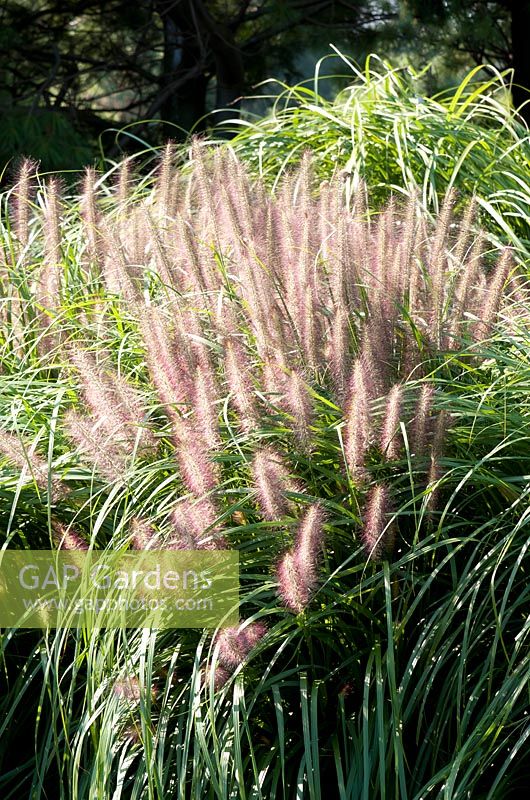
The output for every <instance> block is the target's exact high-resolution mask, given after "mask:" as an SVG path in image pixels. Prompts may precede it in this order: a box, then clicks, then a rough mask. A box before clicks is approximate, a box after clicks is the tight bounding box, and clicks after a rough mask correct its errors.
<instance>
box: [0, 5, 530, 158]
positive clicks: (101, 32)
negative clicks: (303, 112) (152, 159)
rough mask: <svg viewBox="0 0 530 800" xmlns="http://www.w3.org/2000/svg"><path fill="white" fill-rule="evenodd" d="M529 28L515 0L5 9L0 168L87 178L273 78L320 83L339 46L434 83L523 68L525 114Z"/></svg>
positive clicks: (207, 119) (0, 38) (205, 121)
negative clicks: (106, 162) (29, 163)
mask: <svg viewBox="0 0 530 800" xmlns="http://www.w3.org/2000/svg"><path fill="white" fill-rule="evenodd" d="M529 20H530V3H528V2H517V1H516V0H500V1H499V2H485V0H476V2H469V1H468V0H429V2H424V1H423V0H350V1H349V2H348V1H347V0H138V1H137V2H134V3H131V2H128V0H107V1H106V2H102V1H101V0H2V2H1V3H0V25H1V28H0V64H1V67H0V112H1V117H2V121H1V123H0V165H1V167H2V168H3V167H4V165H5V164H6V162H8V161H9V160H10V159H12V158H13V157H15V158H16V157H17V156H19V155H32V156H33V157H35V158H37V159H40V160H41V162H42V168H43V169H63V170H64V169H76V168H78V167H79V166H81V165H82V164H84V163H87V162H91V161H93V160H94V158H96V157H97V155H98V154H102V153H104V154H105V155H106V156H109V155H110V156H111V157H112V156H114V157H115V156H117V155H119V154H120V152H121V151H122V150H123V149H129V150H130V149H131V148H137V147H140V146H143V145H142V143H144V142H145V143H147V144H149V145H156V144H159V143H160V142H162V141H164V140H165V139H167V138H168V137H171V138H174V139H182V138H183V137H184V136H185V134H186V132H188V131H189V130H191V129H193V130H195V131H200V130H204V129H206V128H208V127H211V126H212V124H214V123H219V122H223V120H226V119H227V118H233V117H236V116H237V115H238V114H242V113H243V114H245V113H248V112H249V110H251V109H252V107H253V106H252V103H251V102H250V101H248V100H247V101H242V100H241V98H242V97H243V96H248V95H249V94H255V93H256V91H257V92H258V93H259V91H260V90H259V89H258V90H255V89H254V88H253V87H255V85H256V84H257V83H259V81H262V80H264V79H265V78H268V77H271V76H274V77H277V78H279V79H282V80H285V81H286V82H291V83H292V82H294V81H297V80H301V79H303V78H307V77H309V75H310V74H312V70H313V66H314V62H315V60H316V59H317V58H318V57H320V56H322V55H325V54H327V53H329V42H330V41H333V42H334V43H335V44H337V45H338V46H339V47H341V48H344V49H345V51H346V52H348V54H350V55H351V56H352V57H354V58H355V59H357V60H358V61H362V60H363V58H364V56H365V55H366V54H367V53H368V52H370V51H377V52H379V53H380V54H382V55H383V56H388V57H390V58H392V59H395V60H397V61H398V63H412V64H413V65H416V66H424V64H425V63H426V62H429V61H430V62H431V63H432V66H431V69H430V71H429V73H428V75H427V81H428V84H429V87H428V88H439V87H440V86H443V85H446V84H447V83H451V82H453V83H454V82H455V81H456V80H458V76H459V75H460V74H461V73H462V71H463V70H465V69H468V68H469V67H470V66H472V65H473V64H474V63H482V62H488V63H490V64H492V65H494V66H495V67H498V68H501V69H503V68H507V67H513V68H514V70H515V83H516V84H517V86H515V87H514V91H513V100H514V103H515V105H520V104H521V103H522V102H524V100H525V98H526V94H525V88H524V87H528V86H530V60H529V59H530V50H529V49H528V48H527V47H526V43H525V41H524V35H525V33H524V32H525V31H527V30H528V28H529V24H528V23H529ZM329 69H330V70H332V69H333V67H329ZM519 85H520V86H521V87H523V88H519ZM254 107H255V106H254ZM258 108H259V110H262V108H263V105H260V106H259V107H258ZM213 112H215V113H213ZM526 116H527V118H528V116H529V114H528V113H527V114H526ZM119 131H122V133H121V134H119Z"/></svg>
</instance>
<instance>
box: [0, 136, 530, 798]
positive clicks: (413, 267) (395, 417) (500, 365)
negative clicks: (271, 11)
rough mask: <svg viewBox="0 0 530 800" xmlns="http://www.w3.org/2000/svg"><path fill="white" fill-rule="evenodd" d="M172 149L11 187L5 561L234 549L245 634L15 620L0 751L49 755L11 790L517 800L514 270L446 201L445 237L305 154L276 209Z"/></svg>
mask: <svg viewBox="0 0 530 800" xmlns="http://www.w3.org/2000/svg"><path fill="white" fill-rule="evenodd" d="M172 161H173V152H172V150H171V148H170V147H169V148H168V149H167V151H166V153H165V155H164V157H163V159H162V161H161V164H160V168H159V172H158V177H157V180H156V184H155V186H154V188H153V190H152V191H151V192H143V193H141V194H138V195H135V194H134V193H133V190H132V188H131V182H130V181H131V176H130V175H129V173H128V172H127V169H128V168H127V167H124V168H123V169H124V171H123V172H122V174H121V176H120V180H119V181H118V183H117V186H115V187H102V188H101V187H100V186H98V179H97V176H95V175H94V174H93V173H92V172H88V173H87V176H86V180H85V183H84V188H83V193H82V196H81V197H80V198H79V199H78V201H77V203H74V202H72V201H65V200H63V199H62V198H61V195H60V188H59V187H58V186H57V185H56V184H53V183H52V184H51V185H48V186H47V187H40V188H39V186H38V185H36V180H37V179H36V178H35V177H34V176H33V171H32V169H31V167H30V166H27V167H26V168H25V172H24V171H23V173H22V175H21V178H20V181H19V184H18V185H17V187H15V189H14V190H13V192H12V193H11V196H10V197H9V198H6V202H7V204H8V206H9V217H8V219H6V223H5V225H4V228H3V241H4V248H3V250H4V253H5V257H4V265H3V274H2V281H3V296H2V312H1V313H2V316H1V319H2V327H1V336H2V340H1V342H2V347H1V364H2V372H1V374H0V382H1V384H2V393H1V394H0V397H1V400H0V421H1V429H2V434H1V438H0V464H1V473H0V476H1V477H0V492H1V495H2V498H3V505H2V511H1V517H0V519H1V524H2V532H3V534H4V537H5V539H4V545H5V546H9V547H28V546H32V547H38V546H42V547H50V546H52V545H55V546H62V547H69V548H74V549H76V548H85V547H88V546H92V547H95V548H105V547H109V548H113V549H114V548H120V547H127V546H129V547H133V548H140V549H144V548H147V547H163V548H175V549H204V548H208V549H218V548H227V547H230V548H237V549H238V550H239V552H240V559H241V566H242V578H241V580H242V592H241V623H240V625H238V626H234V627H232V628H223V629H220V630H218V631H215V632H213V634H212V633H210V632H201V631H178V632H176V631H121V632H119V631H118V632H116V631H112V630H109V631H105V632H103V633H102V634H100V635H99V636H97V637H90V639H89V640H88V641H85V639H84V638H83V635H82V633H81V632H76V631H73V632H64V631H58V632H57V633H51V632H46V633H45V634H43V635H42V636H33V637H30V636H28V635H25V634H23V633H22V632H16V631H12V632H10V634H9V635H7V636H5V637H4V639H3V645H2V648H3V649H2V659H3V665H4V670H3V678H2V680H3V682H4V687H3V688H4V691H3V693H2V698H3V699H2V701H1V702H2V710H3V712H4V719H5V723H4V734H5V735H4V740H5V741H6V742H10V741H11V742H13V740H14V737H16V730H17V728H19V727H20V725H21V724H23V725H25V726H26V728H27V727H28V726H30V727H31V729H32V730H34V731H35V733H34V740H33V741H34V743H35V747H34V748H33V747H31V748H29V749H28V748H26V749H25V750H23V752H24V761H23V762H22V764H21V766H20V767H19V768H18V769H17V771H16V772H9V771H6V772H5V773H4V776H3V777H2V779H0V780H1V784H2V787H3V795H4V796H5V797H14V796H16V793H17V792H20V787H22V786H23V787H24V792H26V794H27V793H28V792H29V795H30V796H32V797H44V796H45V792H47V793H49V792H51V791H53V792H54V794H55V796H57V797H60V798H63V797H64V798H66V797H70V796H72V797H73V796H75V797H86V798H89V797H93V796H94V795H98V796H102V797H107V796H108V797H110V796H112V797H116V798H119V797H138V798H140V797H142V798H143V797H156V798H163V797H168V796H179V797H180V796H182V797H184V796H188V795H189V796H190V797H200V798H203V797H204V798H229V797H239V796H241V797H251V796H252V797H264V798H265V797H266V798H276V797H277V798H280V797H295V796H297V791H298V789H297V787H302V791H303V792H304V796H308V797H312V798H313V797H314V798H318V797H320V796H321V795H322V792H323V791H324V788H325V787H330V786H331V787H333V791H334V793H335V795H336V796H338V797H340V798H344V799H345V798H351V797H376V796H381V797H386V796H390V794H392V795H399V796H402V797H410V798H418V800H419V798H420V797H428V796H432V797H436V796H440V792H442V791H444V789H443V787H444V786H445V787H447V786H450V787H451V790H450V791H451V794H450V796H451V797H452V798H464V797H469V796H470V793H471V792H473V793H474V794H473V796H477V797H480V796H484V797H490V796H491V797H493V796H495V797H500V796H502V795H501V792H505V791H508V789H509V788H510V786H513V785H515V784H516V783H517V781H518V780H524V778H525V776H526V775H527V773H526V772H525V769H526V766H525V763H524V759H523V758H522V756H521V754H522V748H523V744H524V741H525V740H526V737H527V735H528V732H529V729H528V722H527V720H526V716H525V713H524V711H525V707H526V700H525V686H526V681H527V679H528V668H529V662H528V657H527V650H526V647H525V642H526V637H527V626H526V622H525V620H526V615H525V614H524V613H523V609H524V604H525V602H526V597H527V593H528V590H527V588H526V580H525V570H526V568H527V567H526V562H525V557H526V545H525V544H524V542H525V541H526V536H525V531H524V525H525V518H526V512H525V503H526V497H527V493H528V488H527V479H526V475H527V474H528V466H529V465H528V452H529V451H528V441H529V436H530V429H529V423H528V409H527V400H526V397H527V386H528V347H527V341H526V338H525V335H524V323H525V320H526V316H525V315H526V309H527V297H528V285H527V281H526V279H525V278H524V276H523V275H522V274H520V273H519V271H518V270H517V269H516V267H515V263H514V261H513V259H512V254H511V252H510V251H509V250H508V249H504V250H502V251H499V252H492V251H491V250H486V249H485V247H484V240H483V238H482V237H481V236H480V234H478V233H477V231H476V230H475V223H476V203H475V202H472V203H471V204H470V206H469V207H468V208H467V209H466V210H465V211H463V213H460V214H456V213H455V210H454V205H455V197H454V195H453V194H452V193H451V192H450V193H449V194H448V195H447V196H446V198H445V201H444V204H443V206H442V208H441V210H440V214H439V216H438V218H437V221H436V222H435V223H433V222H432V221H431V220H430V219H429V218H428V217H427V216H426V215H425V213H424V212H423V211H422V209H421V204H420V202H419V200H418V198H417V196H414V195H412V196H411V197H410V198H409V199H408V200H407V201H406V202H403V203H399V202H397V201H396V200H392V201H391V202H390V203H389V204H388V205H387V206H386V207H385V208H384V209H383V210H382V211H380V212H379V213H377V214H375V213H373V212H372V211H371V209H370V204H369V202H368V200H367V198H368V199H369V196H370V195H369V194H368V195H367V192H366V190H365V188H364V186H359V189H358V191H357V192H356V193H355V194H353V195H351V194H349V195H347V196H346V197H345V196H344V191H343V185H342V183H341V182H340V180H339V179H338V177H335V178H334V179H332V180H330V181H327V182H321V181H320V180H319V179H318V177H315V174H314V167H313V163H312V160H311V159H310V158H309V156H307V155H305V156H304V158H303V159H302V163H301V165H300V167H299V168H298V169H297V170H295V171H291V172H289V173H287V174H285V176H284V179H283V181H282V182H281V184H279V185H278V187H277V191H276V193H275V195H272V194H271V193H270V192H269V191H268V189H267V188H266V187H265V185H264V184H263V183H262V182H261V181H256V180H252V179H251V178H249V176H248V174H247V171H246V169H245V167H244V166H243V164H242V162H241V161H240V160H239V159H237V157H235V156H234V154H233V153H232V152H231V151H230V150H229V149H227V148H219V149H214V150H210V149H208V148H205V147H202V146H201V144H200V143H199V142H195V143H194V145H193V146H192V149H191V163H190V164H189V165H188V166H187V168H186V169H179V170H176V169H174V167H173V166H172ZM124 187H125V188H124ZM15 200H16V202H15V203H14V204H13V201H15ZM28 203H29V206H28V205H27V204H28ZM28 208H29V211H27V209H28ZM509 642H512V643H516V644H514V645H513V647H511V648H510V647H509V645H508V643H509ZM21 664H22V669H21V668H20V665H21ZM62 709H65V710H67V713H62ZM33 741H32V745H33ZM6 754H7V751H6ZM492 776H494V777H492ZM488 781H489V784H488ZM491 785H493V786H494V790H495V792H496V794H495V795H493V794H491V791H490V788H489V786H491ZM522 785H524V784H522ZM492 791H493V790H492ZM488 792H490V794H488Z"/></svg>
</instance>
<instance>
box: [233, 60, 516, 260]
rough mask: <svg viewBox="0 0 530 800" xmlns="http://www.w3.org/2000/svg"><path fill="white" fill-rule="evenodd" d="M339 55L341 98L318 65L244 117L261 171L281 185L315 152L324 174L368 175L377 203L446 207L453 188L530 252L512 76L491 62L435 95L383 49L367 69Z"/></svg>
mask: <svg viewBox="0 0 530 800" xmlns="http://www.w3.org/2000/svg"><path fill="white" fill-rule="evenodd" d="M339 57H340V60H339ZM337 60H338V61H339V63H340V64H341V65H342V66H343V65H344V64H346V65H347V67H348V69H351V74H352V83H351V85H350V86H348V87H347V88H346V89H344V90H343V91H341V92H340V93H339V94H338V95H337V97H336V98H335V99H333V100H331V101H330V100H327V99H326V98H325V97H324V96H323V94H322V93H321V92H320V85H321V81H322V80H323V79H320V80H319V78H318V70H317V72H316V74H315V80H314V83H313V84H312V85H307V84H300V85H298V86H294V87H288V86H282V85H280V89H281V90H282V91H280V94H279V95H278V96H277V97H276V99H275V102H274V107H273V111H272V112H271V114H270V115H269V116H267V117H264V118H262V119H257V120H247V121H240V122H238V124H237V126H235V128H234V130H235V134H236V135H235V139H234V140H233V142H232V144H233V147H234V148H235V149H236V151H237V152H238V154H239V155H240V156H241V157H242V158H244V159H245V161H246V163H247V164H249V165H250V167H251V168H252V170H253V171H254V172H255V173H256V174H260V175H262V176H263V177H264V178H265V179H266V180H267V181H269V182H271V183H273V184H275V183H277V182H278V181H279V180H281V176H282V175H283V173H284V172H285V171H286V170H289V169H291V168H292V166H293V165H295V164H298V163H299V162H300V160H301V159H302V157H303V153H304V152H305V150H306V149H310V150H311V151H312V153H313V154H314V156H315V163H316V165H317V169H319V170H320V173H321V175H322V177H327V176H329V175H330V174H332V173H333V172H334V171H335V170H337V171H340V173H341V175H342V178H343V180H344V182H345V186H346V190H347V191H348V192H351V193H355V192H356V191H357V188H358V186H359V184H360V182H361V181H364V182H366V183H367V184H368V185H369V186H370V190H371V198H372V202H373V203H374V204H375V205H376V207H377V206H380V205H381V204H382V203H384V202H386V201H387V200H388V198H389V196H390V194H392V193H396V192H397V193H402V192H419V194H420V197H421V200H422V202H423V205H424V207H425V208H426V209H429V210H431V211H432V212H433V213H438V211H439V209H440V205H441V202H442V198H443V197H444V196H445V194H446V192H447V191H448V190H450V189H452V188H454V189H455V190H456V191H457V192H458V193H459V194H460V195H461V196H462V197H463V198H466V197H469V196H470V195H472V194H476V196H477V198H478V202H479V205H480V207H481V214H482V223H483V225H484V226H485V228H486V229H487V230H488V231H489V232H490V234H491V235H493V236H494V238H495V239H496V241H497V242H499V241H502V242H504V243H506V244H510V245H512V246H514V247H516V249H517V250H518V251H519V253H520V255H521V257H522V258H525V259H527V258H528V257H529V254H530V228H529V224H528V219H529V216H530V187H529V184H528V180H527V177H526V176H527V175H528V169H529V165H530V138H529V133H528V129H527V127H526V125H525V124H524V122H523V120H522V119H521V118H520V117H518V116H517V115H516V114H515V113H514V112H513V111H512V110H511V109H510V107H509V91H510V80H511V73H510V72H505V73H502V74H501V73H498V72H497V71H495V70H494V69H493V68H490V70H489V71H490V73H493V74H494V77H492V78H489V79H488V80H484V79H482V78H481V77H480V68H476V69H474V70H472V71H471V72H470V73H469V74H468V75H467V77H466V78H465V79H464V80H463V81H462V83H461V84H460V85H459V86H457V87H456V88H454V89H451V90H445V91H444V92H441V93H439V94H436V95H434V96H432V97H430V96H426V95H425V93H424V92H423V91H422V88H421V87H422V74H421V73H420V74H416V73H414V72H413V71H412V70H411V69H410V68H392V67H391V66H389V65H388V64H386V63H385V62H382V61H381V60H379V59H377V58H376V57H374V56H371V57H370V58H369V59H368V60H367V62H366V65H365V67H364V69H361V68H359V67H357V66H356V65H355V64H354V63H352V62H351V61H350V60H349V59H348V58H346V57H345V56H343V55H342V54H338V57H337Z"/></svg>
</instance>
